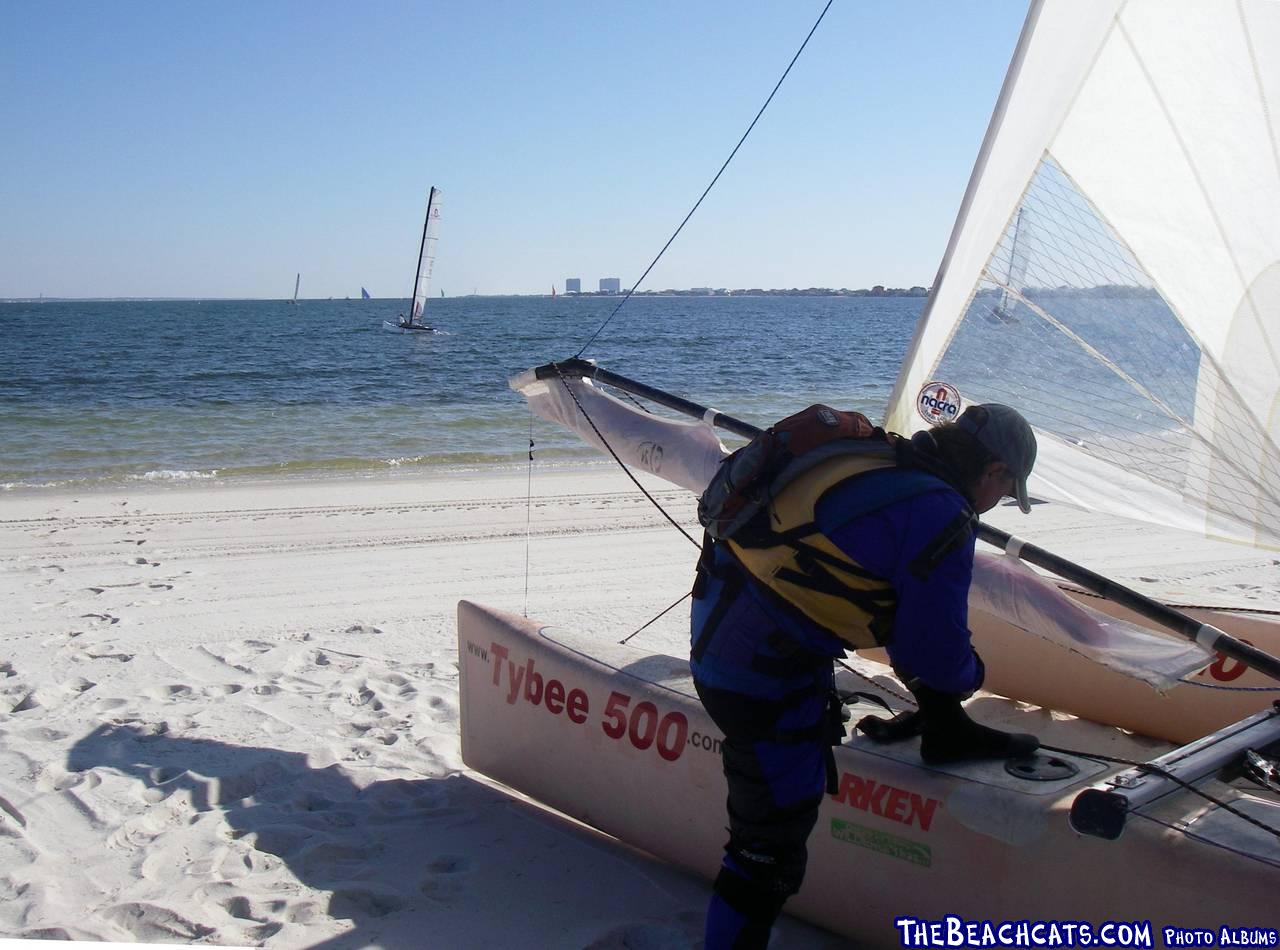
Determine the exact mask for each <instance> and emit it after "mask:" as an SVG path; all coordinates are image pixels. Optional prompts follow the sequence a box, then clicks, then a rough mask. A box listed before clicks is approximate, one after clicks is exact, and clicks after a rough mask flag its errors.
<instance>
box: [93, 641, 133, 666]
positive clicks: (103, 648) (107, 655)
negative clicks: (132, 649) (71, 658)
mask: <svg viewBox="0 0 1280 950" xmlns="http://www.w3.org/2000/svg"><path fill="white" fill-rule="evenodd" d="M84 655H85V656H87V657H88V658H89V659H91V660H116V661H117V662H119V663H131V662H132V661H133V657H134V654H132V653H125V652H124V651H123V650H120V649H119V648H118V647H116V645H115V644H113V643H98V644H90V645H89V646H86V647H85V649H84Z"/></svg>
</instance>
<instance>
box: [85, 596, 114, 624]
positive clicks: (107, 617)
mask: <svg viewBox="0 0 1280 950" xmlns="http://www.w3.org/2000/svg"><path fill="white" fill-rule="evenodd" d="M90 589H91V590H98V588H90ZM98 592H99V593H101V591H100V590H98ZM80 618H81V619H82V620H92V621H94V623H93V624H92V625H93V626H95V627H109V626H111V625H112V624H116V623H119V622H120V618H119V617H116V616H113V615H111V614H105V613H104V614H81V615H80Z"/></svg>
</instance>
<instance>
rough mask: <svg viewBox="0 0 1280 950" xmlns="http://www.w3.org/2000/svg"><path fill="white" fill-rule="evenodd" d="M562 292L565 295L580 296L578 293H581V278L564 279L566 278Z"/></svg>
mask: <svg viewBox="0 0 1280 950" xmlns="http://www.w3.org/2000/svg"><path fill="white" fill-rule="evenodd" d="M564 292H565V293H566V294H580V293H582V278H581V277H566V278H565V279H564Z"/></svg>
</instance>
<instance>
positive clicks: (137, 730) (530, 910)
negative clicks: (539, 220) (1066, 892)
mask: <svg viewBox="0 0 1280 950" xmlns="http://www.w3.org/2000/svg"><path fill="white" fill-rule="evenodd" d="M646 485H647V486H648V487H649V488H650V489H651V491H652V492H653V493H654V494H655V496H656V497H657V498H658V500H660V501H661V502H662V503H663V504H664V506H665V507H666V508H667V509H668V510H669V511H670V512H671V513H672V514H673V516H674V517H675V518H676V520H677V521H679V522H680V523H681V524H682V525H684V527H685V528H686V530H688V531H689V532H690V534H693V535H694V536H695V537H696V536H697V532H696V531H695V527H696V523H695V519H694V499H693V496H692V495H690V494H689V493H687V492H685V491H683V490H680V489H675V488H671V487H670V486H667V485H666V484H665V483H661V482H654V481H646ZM991 520H993V521H994V522H995V523H996V524H998V525H999V526H1001V527H1003V528H1005V529H1006V530H1011V531H1015V532H1017V533H1019V534H1021V535H1023V536H1025V537H1027V538H1028V539H1030V540H1034V541H1036V542H1037V543H1041V544H1044V545H1046V546H1049V547H1051V548H1052V549H1054V550H1057V551H1059V552H1060V553H1062V554H1064V555H1066V556H1069V557H1075V558H1077V559H1079V560H1082V561H1083V562H1085V563H1087V564H1091V565H1092V566H1095V567H1098V568H1099V569H1101V568H1106V569H1107V570H1108V571H1110V572H1111V573H1112V574H1113V575H1114V576H1116V577H1117V578H1119V579H1121V580H1124V581H1127V582H1128V583H1130V584H1132V585H1134V586H1138V587H1140V588H1143V589H1144V590H1145V591H1146V592H1148V593H1151V594H1153V595H1156V596H1165V597H1172V598H1175V599H1176V598H1177V597H1178V596H1179V595H1185V596H1190V597H1195V598H1198V599H1199V600H1198V601H1197V602H1203V599H1204V598H1206V597H1208V598H1211V599H1212V600H1213V601H1214V602H1226V603H1234V604H1235V605H1237V606H1241V607H1245V608H1254V609H1257V608H1259V607H1266V608H1271V609H1274V607H1275V606H1276V603H1277V601H1278V600H1280V597H1278V596H1277V583H1276V578H1277V568H1276V561H1275V559H1274V558H1272V557H1270V556H1267V555H1266V554H1263V553H1259V552H1257V551H1253V550H1250V549H1240V548H1237V547H1233V546H1229V545H1214V544H1211V543H1207V542H1204V541H1203V539H1200V540H1195V539H1187V538H1185V537H1181V536H1174V535H1172V534H1170V533H1167V532H1160V531H1159V530H1157V529H1154V528H1151V527H1149V526H1145V527H1143V526H1137V525H1132V526H1120V527H1119V528H1117V526H1116V525H1114V524H1113V523H1108V522H1105V521H1103V520H1097V519H1095V520H1090V519H1088V518H1082V517H1081V516H1079V514H1078V513H1070V514H1069V516H1068V515H1066V514H1063V513H1060V512H1057V511H1055V510H1054V506H1048V505H1045V506H1039V505H1038V506H1036V509H1035V511H1034V512H1033V514H1032V516H1030V517H1029V518H1026V519H1023V518H1022V517H1021V516H1020V515H1018V514H1017V513H1016V512H1014V511H1012V510H1009V509H1004V508H1002V509H998V510H997V511H995V512H993V513H992V519H991ZM1113 521H1114V519H1112V522H1113ZM0 525H2V527H3V530H2V531H0V597H2V598H3V603H4V604H5V605H6V610H5V612H4V615H3V616H2V617H0V740H2V741H0V936H7V937H39V938H72V939H97V940H115V941H130V940H141V941H163V942H192V941H199V942H201V943H207V944H221V945H266V946H275V947H310V946H320V945H323V946H333V947H356V946H367V945H378V946H386V947H406V948H407V947H420V946H426V945H430V946H447V947H455V946H458V947H482V946H483V947H488V946H539V947H544V946H545V947H573V948H582V947H599V948H604V947H623V946H627V947H652V948H666V947H672V948H675V947H695V946H698V945H699V943H700V940H701V919H702V913H703V907H704V905H705V901H706V898H707V894H708V888H707V885H706V884H705V883H704V882H702V881H698V880H695V879H693V878H690V877H688V876H686V875H684V874H682V873H680V872H677V871H674V870H672V869H671V868H668V867H666V866H663V865H660V864H658V863H656V862H654V861H652V860H650V859H648V858H647V857H645V856H643V855H640V854H638V853H636V852H634V851H632V850H630V849H628V848H626V847H624V846H621V845H619V844H618V843H616V842H614V841H612V840H611V839H608V838H605V837H604V836H602V835H599V834H597V833H595V832H592V831H590V830H588V829H585V828H583V827H581V826H577V825H574V824H571V823H569V822H567V821H565V820H563V819H561V818H559V817H557V816H555V815H552V814H550V813H548V812H546V811H544V810H542V809H540V808H538V807H536V806H535V805H533V804H531V803H528V802H524V801H521V800H519V799H518V798H516V797H514V796H512V795H510V794H508V793H506V792H504V791H502V790H500V789H497V788H495V787H493V786H492V785H491V784H490V783H488V782H487V781H486V780H485V779H484V778H483V777H481V776H478V775H476V774H473V773H470V772H469V771H468V770H467V769H466V768H465V767H464V766H463V763H462V761H461V758H460V753H459V743H458V727H457V716H458V694H457V667H456V658H457V646H456V633H455V626H454V623H455V621H454V616H455V609H456V604H457V601H458V600H459V599H460V598H462V597H466V598H469V599H473V600H477V601H480V602H483V603H485V604H488V605H490V606H493V607H497V608H501V609H505V610H509V611H514V612H517V613H520V612H526V613H528V615H529V616H532V617H536V618H538V619H540V620H543V621H545V622H547V623H551V624H558V625H565V626H572V627H575V628H577V629H580V630H586V631H598V632H599V634H600V636H601V637H610V638H613V639H618V638H620V637H622V636H625V635H627V634H629V633H631V632H633V631H634V630H635V629H636V628H637V627H639V626H640V625H641V624H643V623H645V622H646V621H648V620H650V619H651V618H652V617H654V615H655V614H657V613H658V612H659V611H660V610H662V609H663V608H664V607H666V606H668V605H669V604H671V603H672V602H673V601H676V600H677V599H678V598H680V597H681V596H682V595H683V594H684V593H685V592H686V591H687V590H688V587H689V583H690V578H691V573H692V568H693V563H694V560H695V558H696V554H697V552H696V549H695V547H694V545H692V544H690V543H689V541H687V540H686V539H685V538H683V537H681V535H680V534H679V533H678V532H677V531H675V530H674V529H673V528H672V527H671V526H670V525H669V524H668V523H667V522H666V520H665V519H664V518H663V516H662V515H661V514H660V513H659V512H658V511H657V510H656V509H654V508H653V506H652V505H651V504H650V503H649V502H648V501H647V500H646V499H645V498H644V497H643V496H642V495H641V494H640V493H639V492H638V491H637V490H636V489H635V488H634V486H633V485H632V484H631V482H629V481H628V480H627V479H626V477H625V476H624V475H623V474H622V473H621V472H619V471H618V470H617V469H616V468H613V467H609V466H605V465H601V466H598V467H588V470H587V471H585V472H584V471H583V470H582V469H581V468H579V469H578V470H577V471H574V472H566V471H558V470H556V469H554V468H544V467H541V466H540V467H538V468H537V469H536V470H535V473H534V476H533V478H532V482H530V477H529V473H528V472H527V471H525V470H523V469H512V470H508V471H498V470H491V471H485V472H479V473H474V472H473V473H452V474H440V475H435V476H430V477H426V476H420V475H419V476H411V477H398V478H388V477H383V478H377V479H347V480H337V479H334V480H312V481H275V482H262V483H257V484H241V483H229V484H218V483H204V482H198V483H193V484H186V485H181V486H173V485H150V486H145V487H142V488H139V489H137V490H130V491H120V490H112V491H98V492H93V493H81V494H78V495H65V494H53V493H50V492H48V491H33V492H5V493H0ZM1100 561H1101V563H1100ZM686 624H687V607H685V605H683V604H682V605H680V607H679V608H677V609H675V610H673V611H672V612H671V613H670V614H668V615H667V616H666V617H664V618H663V619H662V620H660V621H658V622H657V623H656V624H654V625H653V626H652V627H650V628H649V629H647V630H645V631H644V632H643V633H641V634H640V635H639V637H638V638H637V639H636V640H635V641H634V642H636V643H638V644H640V645H643V646H646V647H648V648H651V649H654V650H660V651H666V652H673V653H677V654H678V653H680V652H682V651H683V649H684V644H685V643H686V638H687V627H686ZM836 945H838V941H836V940H835V939H834V938H832V937H830V936H829V935H826V934H824V933H823V932H821V931H819V930H816V929H814V928H811V927H809V926H807V925H805V924H802V923H799V922H798V921H795V920H791V919H787V920H785V921H784V922H783V924H782V925H781V926H780V927H779V930H778V934H777V937H776V938H775V944H774V946H775V947H782V948H785V947H824V946H836Z"/></svg>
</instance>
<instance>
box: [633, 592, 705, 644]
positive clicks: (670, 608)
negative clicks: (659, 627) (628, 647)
mask: <svg viewBox="0 0 1280 950" xmlns="http://www.w3.org/2000/svg"><path fill="white" fill-rule="evenodd" d="M692 596H693V591H689V593H687V594H683V595H681V597H680V599H679V600H677V601H676V602H675V603H674V604H672V605H671V606H670V607H668V608H667V609H666V610H664V611H662V613H660V614H658V616H656V617H654V618H653V619H652V620H650V621H649V622H648V623H646V624H644V625H643V626H641V627H640V628H639V629H637V630H635V631H633V632H632V633H629V634H627V635H626V636H625V637H623V638H622V639H621V640H619V641H618V642H619V643H626V642H627V641H628V640H630V639H631V638H632V637H634V636H635V635H636V634H637V633H639V632H640V631H641V630H643V629H644V628H645V627H648V626H650V625H651V624H655V623H657V622H658V621H659V620H661V619H662V618H663V617H665V616H666V615H667V614H669V613H670V612H671V611H673V610H675V609H676V608H677V607H679V606H680V605H681V604H682V603H684V602H685V600H687V599H688V598H689V597H692Z"/></svg>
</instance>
